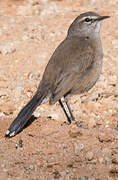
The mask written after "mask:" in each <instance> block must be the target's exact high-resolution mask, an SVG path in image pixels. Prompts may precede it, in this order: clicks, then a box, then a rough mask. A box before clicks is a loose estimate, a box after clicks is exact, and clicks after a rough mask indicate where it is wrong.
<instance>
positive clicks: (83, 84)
mask: <svg viewBox="0 0 118 180" xmlns="http://www.w3.org/2000/svg"><path fill="white" fill-rule="evenodd" d="M101 70H102V64H101V66H100V65H99V66H93V67H92V68H90V69H88V70H87V71H86V72H84V73H82V74H81V75H79V76H78V79H77V81H76V84H75V86H74V87H73V89H72V92H71V93H72V94H81V93H84V92H87V91H89V90H90V89H91V88H92V87H93V86H94V85H95V84H96V82H97V80H98V79H99V77H100V74H101Z"/></svg>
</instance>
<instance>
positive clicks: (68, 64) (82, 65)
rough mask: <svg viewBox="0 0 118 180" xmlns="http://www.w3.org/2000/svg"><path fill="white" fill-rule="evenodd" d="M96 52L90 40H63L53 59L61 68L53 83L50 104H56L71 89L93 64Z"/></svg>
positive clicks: (58, 67) (57, 67) (56, 65)
mask: <svg viewBox="0 0 118 180" xmlns="http://www.w3.org/2000/svg"><path fill="white" fill-rule="evenodd" d="M94 54H95V53H94V49H93V48H92V46H91V44H90V42H89V41H87V42H85V41H84V40H81V39H79V42H77V39H72V40H70V39H69V40H67V39H66V40H65V42H62V44H61V45H60V46H59V47H58V49H57V50H56V51H55V52H54V54H53V56H52V59H51V60H52V61H55V68H54V69H60V73H59V72H58V75H56V80H55V81H54V83H53V89H52V96H51V98H50V104H54V103H55V102H56V101H58V100H59V99H60V98H62V97H63V96H64V95H65V94H67V93H68V92H69V91H71V89H72V88H73V86H74V83H76V79H77V78H79V77H81V76H82V73H83V72H85V71H86V70H87V69H89V68H90V67H91V66H92V63H93V60H94ZM53 58H55V59H53ZM56 72H57V71H56ZM56 72H54V74H55V73H56ZM54 74H53V75H54Z"/></svg>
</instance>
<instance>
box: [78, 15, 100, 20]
mask: <svg viewBox="0 0 118 180" xmlns="http://www.w3.org/2000/svg"><path fill="white" fill-rule="evenodd" d="M86 18H90V19H96V18H97V16H86V17H83V18H82V19H81V20H85V19H86Z"/></svg>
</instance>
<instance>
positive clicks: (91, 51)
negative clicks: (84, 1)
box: [5, 11, 110, 137]
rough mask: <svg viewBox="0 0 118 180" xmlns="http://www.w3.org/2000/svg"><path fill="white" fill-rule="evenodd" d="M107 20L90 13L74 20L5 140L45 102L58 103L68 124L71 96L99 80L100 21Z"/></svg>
mask: <svg viewBox="0 0 118 180" xmlns="http://www.w3.org/2000/svg"><path fill="white" fill-rule="evenodd" d="M109 17H110V16H101V15H99V14H97V13H96V12H91V11H90V12H85V13H82V14H80V15H79V16H77V17H76V18H75V20H74V21H73V22H72V24H71V25H70V27H69V28H68V31H67V35H66V37H65V39H64V40H63V41H62V42H61V43H60V44H59V46H58V47H57V48H56V49H55V51H54V53H53V54H52V56H51V58H50V59H49V61H48V63H47V65H46V68H45V70H44V73H43V76H42V79H41V81H40V83H39V86H38V88H37V91H36V92H35V94H34V96H33V97H32V98H31V100H30V101H29V102H28V103H27V104H26V105H25V106H24V108H23V109H22V110H21V111H20V112H19V114H18V116H17V117H16V118H15V120H14V121H13V122H12V124H11V125H10V127H9V128H8V129H7V131H6V133H5V136H6V137H13V136H15V135H16V134H18V133H19V132H21V131H22V130H23V128H24V126H25V125H26V123H27V122H28V121H29V119H30V118H31V116H32V114H33V112H34V111H35V109H36V108H37V107H38V106H39V105H41V104H43V103H46V102H49V104H50V105H53V104H55V103H56V102H58V103H59V104H60V106H61V108H62V109H63V111H64V113H65V115H66V117H67V122H68V124H70V123H71V122H72V121H73V120H75V117H74V115H73V113H72V110H71V107H70V104H69V102H68V101H69V99H70V97H71V96H73V95H76V94H79V95H80V94H81V93H85V92H88V91H89V90H90V89H91V88H92V87H93V86H94V85H95V84H96V82H97V80H98V79H99V77H100V74H101V71H102V61H103V50H102V43H101V38H100V27H101V22H102V20H104V19H106V18H109ZM62 98H64V101H62ZM64 103H65V106H66V108H67V109H68V112H67V111H66V109H65V106H64Z"/></svg>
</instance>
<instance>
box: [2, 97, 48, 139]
mask: <svg viewBox="0 0 118 180" xmlns="http://www.w3.org/2000/svg"><path fill="white" fill-rule="evenodd" d="M44 98H45V96H40V97H39V95H37V94H35V95H34V96H33V98H32V99H31V100H30V101H29V102H28V104H27V105H26V106H25V107H24V108H23V109H22V110H21V111H20V112H19V114H18V116H17V117H16V119H15V120H14V121H13V122H12V124H11V125H10V127H9V129H8V130H7V131H6V134H5V136H7V137H12V136H15V135H16V134H17V133H18V132H20V131H21V130H22V129H23V128H24V126H25V124H26V123H27V122H28V120H29V119H30V117H31V115H32V113H33V112H34V111H35V109H36V108H37V106H39V105H40V104H41V102H42V101H43V99H44Z"/></svg>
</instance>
